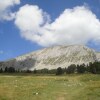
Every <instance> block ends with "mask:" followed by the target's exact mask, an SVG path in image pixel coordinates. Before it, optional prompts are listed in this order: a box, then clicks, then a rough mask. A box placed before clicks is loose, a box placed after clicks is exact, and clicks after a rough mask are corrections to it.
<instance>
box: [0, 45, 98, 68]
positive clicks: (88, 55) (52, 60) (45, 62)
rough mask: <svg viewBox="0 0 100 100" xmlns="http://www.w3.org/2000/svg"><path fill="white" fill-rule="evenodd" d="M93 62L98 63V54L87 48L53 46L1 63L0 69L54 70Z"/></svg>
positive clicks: (81, 46) (82, 46) (79, 46)
mask: <svg viewBox="0 0 100 100" xmlns="http://www.w3.org/2000/svg"><path fill="white" fill-rule="evenodd" d="M95 61H100V53H97V52H96V51H95V50H93V49H91V48H88V47H87V46H84V45H69V46H53V47H49V48H44V49H41V50H38V51H34V52H31V53H28V54H25V55H22V56H19V57H16V58H14V59H11V60H8V61H5V62H2V64H1V66H0V67H2V68H5V67H6V66H7V67H14V68H16V69H21V70H27V69H29V70H34V69H43V68H47V69H55V68H58V67H62V68H65V67H68V66H69V65H71V64H76V65H77V64H83V63H84V64H88V63H89V62H95Z"/></svg>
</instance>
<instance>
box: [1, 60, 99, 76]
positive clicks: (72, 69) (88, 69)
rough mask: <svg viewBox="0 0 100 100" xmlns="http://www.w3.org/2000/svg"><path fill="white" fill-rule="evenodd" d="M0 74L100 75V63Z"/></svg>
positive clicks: (12, 69)
mask: <svg viewBox="0 0 100 100" xmlns="http://www.w3.org/2000/svg"><path fill="white" fill-rule="evenodd" d="M0 73H33V74H56V75H61V74H65V73H66V74H72V73H93V74H100V62H94V63H89V64H88V65H85V64H81V65H75V64H72V65H70V66H68V68H61V67H58V68H57V69H51V70H48V69H46V68H45V69H41V70H36V69H35V70H33V71H31V70H24V71H22V70H15V68H13V67H9V68H7V67H6V68H5V69H2V68H1V69H0Z"/></svg>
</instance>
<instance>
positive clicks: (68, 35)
mask: <svg viewBox="0 0 100 100" xmlns="http://www.w3.org/2000/svg"><path fill="white" fill-rule="evenodd" d="M15 24H16V26H17V27H18V28H19V29H20V32H21V36H22V37H23V38H25V39H27V40H30V41H32V42H35V43H37V44H39V45H41V46H52V45H69V44H87V43H88V42H89V41H91V40H92V41H94V43H95V42H96V43H97V42H100V20H99V19H98V18H97V17H96V15H95V14H94V13H93V12H92V11H91V10H90V9H89V8H88V7H86V6H77V7H74V8H73V9H65V10H64V11H63V12H62V13H61V14H60V16H59V17H58V18H56V19H55V21H54V22H50V16H49V15H48V14H47V13H46V12H44V11H43V10H42V9H40V8H39V7H38V6H34V5H25V6H23V7H21V8H20V9H19V11H18V12H17V14H16V18H15Z"/></svg>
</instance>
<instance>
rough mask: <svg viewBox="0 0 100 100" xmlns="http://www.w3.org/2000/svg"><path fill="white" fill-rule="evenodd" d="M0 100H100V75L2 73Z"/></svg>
mask: <svg viewBox="0 0 100 100" xmlns="http://www.w3.org/2000/svg"><path fill="white" fill-rule="evenodd" d="M0 100H100V75H94V74H82V75H77V74H72V75H65V76H35V75H32V74H30V75H29V74H28V75H15V74H14V75H13V74H12V75H10V74H8V75H3V74H0Z"/></svg>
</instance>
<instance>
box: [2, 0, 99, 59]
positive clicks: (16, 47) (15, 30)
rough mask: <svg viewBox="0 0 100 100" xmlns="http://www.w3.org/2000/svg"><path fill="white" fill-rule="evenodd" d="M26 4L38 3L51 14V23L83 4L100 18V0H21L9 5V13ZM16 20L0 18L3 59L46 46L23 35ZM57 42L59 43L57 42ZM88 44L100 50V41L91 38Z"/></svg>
mask: <svg viewBox="0 0 100 100" xmlns="http://www.w3.org/2000/svg"><path fill="white" fill-rule="evenodd" d="M0 3H1V2H0ZM26 4H29V6H30V5H32V6H34V5H37V6H38V8H39V9H42V10H43V11H44V12H46V13H47V14H48V15H49V16H50V20H51V23H53V22H54V21H55V19H57V18H58V17H59V16H60V15H61V14H62V13H63V11H64V10H65V9H73V8H74V7H77V6H83V5H84V6H88V7H89V9H90V11H91V12H92V13H93V14H95V15H96V18H97V19H98V20H100V0H21V1H20V3H19V4H14V5H13V7H10V6H9V11H8V12H7V13H14V12H18V11H19V9H20V8H21V7H23V6H25V5H26ZM0 9H2V8H0ZM6 10H7V9H6ZM1 11H2V13H0V14H4V13H3V10H1ZM65 18H66V17H65ZM15 20H16V19H12V20H8V19H4V18H3V17H1V20H0V60H1V61H2V60H6V59H10V58H14V57H16V56H19V55H22V54H26V53H28V52H31V51H34V50H38V49H41V48H44V47H46V46H44V44H45V43H44V44H43V45H41V43H39V42H34V40H33V41H32V39H31V38H27V37H26V36H23V37H22V36H21V27H18V25H19V23H17V25H15ZM88 24H89V23H88ZM22 33H23V32H22ZM23 34H24V33H23ZM26 34H28V33H26ZM52 34H53V33H52ZM32 36H33V35H32ZM98 36H99V35H98ZM82 37H83V36H82ZM45 42H47V41H45ZM63 42H64V41H63ZM63 42H62V43H63ZM64 43H65V42H64ZM68 43H69V44H70V42H68ZM49 44H50V43H49ZM55 44H57V45H58V43H57V42H56V43H55ZM55 44H54V45H55ZM86 45H88V46H89V47H91V48H94V49H95V50H97V51H100V45H99V43H95V42H93V41H92V40H89V42H87V43H86ZM50 46H51V45H50Z"/></svg>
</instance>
